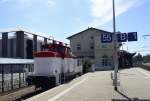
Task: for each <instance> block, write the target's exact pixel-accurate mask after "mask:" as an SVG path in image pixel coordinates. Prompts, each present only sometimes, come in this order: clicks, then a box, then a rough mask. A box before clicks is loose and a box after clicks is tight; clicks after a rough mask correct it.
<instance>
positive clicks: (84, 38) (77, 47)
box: [67, 28, 114, 70]
mask: <svg viewBox="0 0 150 101" xmlns="http://www.w3.org/2000/svg"><path fill="white" fill-rule="evenodd" d="M108 33H109V34H112V33H111V32H108V31H104V30H100V29H96V28H88V29H86V30H84V31H81V32H79V33H77V34H74V35H72V36H70V37H68V38H67V39H69V40H70V46H71V50H72V52H73V54H74V55H76V56H77V57H79V58H82V59H86V58H88V59H90V60H91V61H92V63H93V68H94V69H95V70H108V69H113V49H114V48H113V44H112V43H101V34H108Z"/></svg>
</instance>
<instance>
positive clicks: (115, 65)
mask: <svg viewBox="0 0 150 101" xmlns="http://www.w3.org/2000/svg"><path fill="white" fill-rule="evenodd" d="M112 4H113V46H114V51H113V58H114V80H113V84H114V89H115V90H117V84H118V81H117V80H118V78H117V72H118V53H117V51H118V49H117V36H116V21H115V1H114V0H112Z"/></svg>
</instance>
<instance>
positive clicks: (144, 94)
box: [25, 68, 150, 101]
mask: <svg viewBox="0 0 150 101" xmlns="http://www.w3.org/2000/svg"><path fill="white" fill-rule="evenodd" d="M111 72H113V71H98V72H91V73H87V74H85V75H82V76H81V77H78V78H76V79H74V80H72V81H70V82H68V83H66V84H62V85H60V86H57V87H55V88H53V89H50V90H48V91H46V92H43V93H41V94H39V95H36V96H33V97H31V98H29V99H27V100H25V101H150V72H149V71H146V70H144V69H141V68H131V69H124V70H120V71H119V80H120V86H118V91H115V90H114V87H113V86H112V80H111Z"/></svg>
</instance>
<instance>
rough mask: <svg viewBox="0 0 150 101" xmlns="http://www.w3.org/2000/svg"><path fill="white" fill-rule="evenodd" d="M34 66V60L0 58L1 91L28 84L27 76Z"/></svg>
mask: <svg viewBox="0 0 150 101" xmlns="http://www.w3.org/2000/svg"><path fill="white" fill-rule="evenodd" d="M33 67H34V66H33V60H27V59H6V58H0V92H5V91H9V90H14V89H17V88H21V87H24V86H26V85H27V84H26V81H25V79H26V76H27V75H28V73H29V72H33V71H34V68H33Z"/></svg>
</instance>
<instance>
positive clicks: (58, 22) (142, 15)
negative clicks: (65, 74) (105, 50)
mask: <svg viewBox="0 0 150 101" xmlns="http://www.w3.org/2000/svg"><path fill="white" fill-rule="evenodd" d="M149 10H150V0H116V26H117V30H118V31H121V32H130V31H131V32H132V31H137V32H138V42H130V43H129V42H128V43H125V45H124V47H123V48H124V49H126V50H128V51H130V52H136V51H139V50H150V48H149V47H150V41H149V40H150V37H146V38H145V39H144V38H143V37H142V35H145V34H149V35H150V11H149ZM0 12H1V13H0V29H11V28H17V27H20V28H24V29H28V30H30V31H33V32H42V33H46V35H47V36H53V37H54V38H55V39H57V40H61V41H65V42H68V41H67V39H66V37H68V36H70V35H72V34H75V33H77V32H80V31H82V30H84V29H86V28H88V27H95V28H99V29H102V30H107V31H112V0H0ZM147 46H148V47H147ZM141 53H142V54H150V51H143V52H141Z"/></svg>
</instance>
